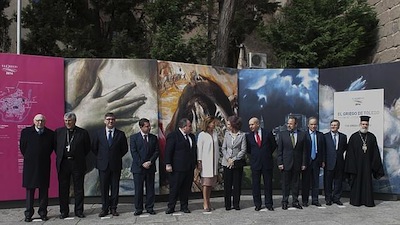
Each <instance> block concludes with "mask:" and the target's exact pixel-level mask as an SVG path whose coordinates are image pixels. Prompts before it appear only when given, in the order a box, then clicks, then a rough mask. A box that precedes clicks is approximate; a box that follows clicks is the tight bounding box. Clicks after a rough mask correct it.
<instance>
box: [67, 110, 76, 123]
mask: <svg viewBox="0 0 400 225" xmlns="http://www.w3.org/2000/svg"><path fill="white" fill-rule="evenodd" d="M64 119H72V120H75V121H76V115H75V113H73V112H67V113H65V114H64Z"/></svg>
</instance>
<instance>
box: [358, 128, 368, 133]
mask: <svg viewBox="0 0 400 225" xmlns="http://www.w3.org/2000/svg"><path fill="white" fill-rule="evenodd" d="M360 132H361V133H363V134H366V133H367V132H368V129H367V128H365V129H363V128H360Z"/></svg>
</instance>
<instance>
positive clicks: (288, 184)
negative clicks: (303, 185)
mask: <svg viewBox="0 0 400 225" xmlns="http://www.w3.org/2000/svg"><path fill="white" fill-rule="evenodd" d="M282 176H283V179H282V180H283V182H282V193H283V198H282V204H288V202H289V194H290V189H291V190H292V204H297V203H299V179H300V170H294V169H291V170H284V171H283V172H282Z"/></svg>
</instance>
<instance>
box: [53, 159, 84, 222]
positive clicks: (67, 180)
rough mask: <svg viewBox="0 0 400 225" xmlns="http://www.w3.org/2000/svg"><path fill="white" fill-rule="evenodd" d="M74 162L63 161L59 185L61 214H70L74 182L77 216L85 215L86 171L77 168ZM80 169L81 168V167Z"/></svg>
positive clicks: (59, 174) (59, 173)
mask: <svg viewBox="0 0 400 225" xmlns="http://www.w3.org/2000/svg"><path fill="white" fill-rule="evenodd" d="M76 167H77V166H75V162H74V160H68V159H63V160H62V161H61V165H60V171H59V172H58V183H59V187H58V188H59V189H58V191H59V199H60V212H61V213H62V214H69V187H70V184H71V176H72V181H73V183H74V197H75V208H74V212H75V214H76V215H78V214H82V213H83V199H84V192H83V183H84V177H85V171H81V170H79V169H77V168H76ZM79 168H80V167H79Z"/></svg>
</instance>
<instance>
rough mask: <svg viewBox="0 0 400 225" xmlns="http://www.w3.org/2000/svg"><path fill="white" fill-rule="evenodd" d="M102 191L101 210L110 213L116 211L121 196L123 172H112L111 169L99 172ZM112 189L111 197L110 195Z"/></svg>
mask: <svg viewBox="0 0 400 225" xmlns="http://www.w3.org/2000/svg"><path fill="white" fill-rule="evenodd" d="M99 177H100V191H101V204H102V207H101V209H102V210H103V211H106V212H108V209H111V210H116V209H117V205H118V196H119V179H120V177H121V170H118V171H111V170H110V168H109V167H107V169H106V170H99ZM110 188H111V196H110V195H109V193H110Z"/></svg>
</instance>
